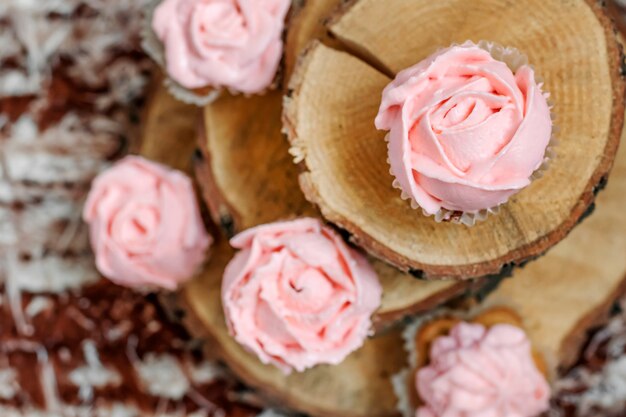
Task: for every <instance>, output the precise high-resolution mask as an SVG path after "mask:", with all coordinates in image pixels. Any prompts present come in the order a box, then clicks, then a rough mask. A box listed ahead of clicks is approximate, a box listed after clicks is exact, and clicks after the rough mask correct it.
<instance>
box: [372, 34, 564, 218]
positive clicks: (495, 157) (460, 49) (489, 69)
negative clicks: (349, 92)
mask: <svg viewBox="0 0 626 417" xmlns="http://www.w3.org/2000/svg"><path fill="white" fill-rule="evenodd" d="M542 86H543V84H542V82H541V81H540V80H539V78H538V77H537V76H536V75H535V72H534V70H533V68H532V67H531V66H529V65H528V64H527V58H526V57H525V56H524V55H522V54H521V53H520V52H519V51H518V50H517V49H514V48H511V47H503V46H500V45H498V44H495V43H493V42H487V41H481V42H479V43H478V44H474V43H472V42H466V43H464V44H462V45H453V46H451V47H449V48H446V49H442V50H440V51H438V52H436V53H435V54H433V55H431V56H429V57H428V58H426V59H424V60H423V61H421V62H419V63H418V64H416V65H414V66H412V67H409V68H407V69H405V70H403V71H401V72H399V73H398V74H397V76H396V78H395V79H394V80H393V81H392V82H391V83H390V84H389V85H388V86H387V87H386V88H385V89H384V91H383V93H382V101H381V105H380V109H379V112H378V115H377V117H376V120H375V125H376V127H377V128H378V129H380V130H387V131H388V134H387V136H386V140H387V141H388V158H389V159H388V160H389V164H390V167H391V169H390V173H391V174H392V175H393V176H394V177H395V178H394V181H393V186H394V187H395V188H398V189H400V190H401V196H402V198H403V199H405V200H406V199H408V200H410V203H411V207H413V208H421V209H422V212H423V213H424V215H426V216H434V218H435V220H436V221H437V222H440V221H451V222H455V223H463V224H465V225H468V226H472V225H474V224H475V222H476V221H479V220H484V219H485V218H486V217H487V216H488V215H489V214H490V213H495V212H497V209H498V207H499V206H500V205H502V204H504V203H506V202H507V201H508V199H509V198H510V197H511V196H512V195H514V194H515V193H517V192H519V191H520V190H522V189H523V188H525V187H527V186H528V185H530V183H531V182H532V181H533V180H534V179H536V178H538V177H540V176H541V175H542V173H543V172H544V171H545V169H546V168H547V165H548V162H549V160H550V159H551V158H553V156H554V152H553V147H554V145H555V140H554V139H553V132H554V131H555V129H554V128H553V122H552V115H551V112H550V110H551V105H550V104H549V103H548V94H547V93H545V92H544V91H542Z"/></svg>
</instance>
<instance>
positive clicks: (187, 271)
mask: <svg viewBox="0 0 626 417" xmlns="http://www.w3.org/2000/svg"><path fill="white" fill-rule="evenodd" d="M83 218H84V220H85V221H86V222H87V223H89V231H90V239H91V246H92V248H93V251H94V254H95V257H96V266H97V268H98V270H99V271H100V273H102V274H103V275H104V276H105V277H107V278H109V279H110V280H111V281H113V282H115V283H117V284H120V285H124V286H127V287H134V288H140V289H151V288H154V287H161V288H165V289H168V290H173V289H175V288H176V287H177V285H178V284H179V283H181V282H183V281H184V280H186V279H187V278H190V277H191V275H193V274H194V272H195V271H196V269H197V268H198V267H199V266H200V264H201V263H202V262H203V260H204V259H205V256H206V252H207V249H208V247H209V245H210V244H211V242H212V239H211V237H210V236H209V235H208V234H207V233H206V230H205V228H204V224H203V222H202V219H201V217H200V212H199V210H198V203H197V201H196V197H195V194H194V191H193V187H192V184H191V181H190V180H189V178H188V177H187V176H186V175H185V174H183V173H182V172H178V171H173V170H170V169H169V168H166V167H165V166H162V165H159V164H156V163H154V162H150V161H147V160H145V159H143V158H140V157H137V156H128V157H126V158H124V159H122V160H121V161H119V162H118V163H116V164H115V165H114V166H113V167H111V168H110V169H108V170H106V171H104V172H103V173H101V174H100V175H99V176H98V177H96V179H95V180H94V181H93V184H92V187H91V191H90V192H89V196H88V197H87V202H86V204H85V208H84V211H83Z"/></svg>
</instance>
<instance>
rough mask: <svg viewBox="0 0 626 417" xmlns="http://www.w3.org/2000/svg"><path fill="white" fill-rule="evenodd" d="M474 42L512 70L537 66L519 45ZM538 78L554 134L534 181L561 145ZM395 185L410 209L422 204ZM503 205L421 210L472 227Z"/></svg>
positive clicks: (552, 113)
mask: <svg viewBox="0 0 626 417" xmlns="http://www.w3.org/2000/svg"><path fill="white" fill-rule="evenodd" d="M466 45H474V43H472V42H470V41H467V42H465V43H462V44H452V45H451V46H466ZM475 45H476V46H478V47H479V48H481V49H483V50H485V51H487V52H489V54H490V55H491V56H492V57H493V58H494V59H496V60H498V61H501V62H504V63H505V64H506V65H507V66H508V67H509V68H510V69H511V70H512V71H513V72H516V71H517V70H518V69H519V68H520V67H521V66H523V65H528V66H530V67H531V68H532V69H533V71H535V68H534V67H533V66H532V65H530V64H529V63H528V57H527V56H526V55H524V54H523V53H521V52H520V51H519V50H517V49H516V48H513V47H505V46H502V45H500V44H498V43H496V42H491V41H485V40H482V41H479V42H478V43H476V44H475ZM535 81H536V82H537V85H538V86H539V88H540V89H541V90H542V92H543V94H544V96H545V97H546V99H547V100H548V106H549V107H550V118H551V119H552V136H551V138H550V141H549V142H548V146H547V147H546V151H545V154H544V158H543V162H542V164H541V165H540V166H539V167H538V168H537V169H536V170H535V171H534V172H533V174H532V175H531V177H530V180H531V183H532V182H533V181H535V180H536V179H539V178H541V177H543V175H544V174H545V172H546V171H547V169H548V167H549V165H550V161H552V160H553V159H554V158H555V157H556V147H557V144H558V141H557V138H556V135H557V133H558V127H557V126H556V124H555V115H554V112H553V111H552V108H553V107H554V105H553V103H552V102H551V101H550V99H549V96H550V94H549V93H548V92H546V91H544V90H543V79H542V78H541V77H540V76H539V75H537V73H536V72H535ZM388 137H389V135H387V136H386V137H385V140H387V142H388ZM387 162H389V161H387ZM390 173H391V175H393V172H390ZM392 186H393V187H394V188H397V189H399V190H401V192H402V194H401V198H402V199H403V200H410V204H411V208H413V209H420V208H421V207H420V205H419V204H418V203H417V201H415V200H414V199H413V198H412V197H411V196H409V195H408V194H407V193H406V192H405V191H404V190H402V187H401V186H400V183H399V182H398V180H396V179H394V181H393V183H392ZM504 204H506V202H504V203H502V204H500V205H498V206H495V207H490V208H487V209H483V210H477V211H464V212H459V211H455V210H448V209H446V208H443V207H442V208H441V209H439V211H437V212H436V213H434V214H430V213H427V212H426V211H425V210H423V209H422V213H423V215H424V216H426V217H430V216H432V217H433V218H434V220H435V221H436V222H437V223H441V222H449V223H455V224H464V225H465V226H468V227H471V226H474V225H475V224H476V223H478V222H481V221H483V220H486V219H487V217H489V215H491V214H497V213H498V212H499V211H500V206H502V205H504Z"/></svg>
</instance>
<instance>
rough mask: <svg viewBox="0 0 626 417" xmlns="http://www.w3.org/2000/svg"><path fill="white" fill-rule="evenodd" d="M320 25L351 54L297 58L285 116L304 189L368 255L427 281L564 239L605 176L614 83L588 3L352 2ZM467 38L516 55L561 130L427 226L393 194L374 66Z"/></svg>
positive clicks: (614, 116) (616, 76) (613, 67)
mask: <svg viewBox="0 0 626 417" xmlns="http://www.w3.org/2000/svg"><path fill="white" fill-rule="evenodd" d="M330 29H331V31H332V33H333V34H334V35H335V36H336V37H337V38H339V39H340V40H342V41H343V42H344V43H345V45H344V47H345V49H347V50H349V51H351V52H352V53H351V54H348V53H345V52H340V51H337V50H335V49H331V48H329V47H327V46H324V45H322V44H319V43H318V44H315V45H313V46H312V47H311V48H310V49H309V50H308V51H307V52H306V53H305V55H304V56H303V57H301V59H300V62H299V65H298V68H297V69H296V72H295V74H294V76H293V77H292V79H291V85H290V94H289V96H288V97H287V99H286V105H285V110H284V125H285V128H286V130H287V133H288V136H289V139H290V141H291V142H292V145H293V151H294V152H295V154H296V155H297V158H299V160H301V161H302V164H301V166H302V169H303V170H304V172H303V173H302V174H301V178H300V183H301V186H302V189H303V190H304V192H305V195H306V197H307V199H308V200H310V201H312V202H314V203H315V204H316V205H318V206H319V207H320V209H321V211H322V214H323V215H324V217H326V218H327V219H328V220H329V221H331V222H333V223H335V224H337V225H338V226H340V227H342V228H345V229H346V230H347V231H348V232H349V233H350V234H352V238H353V239H354V241H355V242H356V243H357V244H359V245H361V246H363V247H364V248H365V249H367V250H368V251H370V252H371V253H372V254H374V255H375V256H377V257H380V258H381V259H384V260H386V261H387V262H389V263H391V264H393V265H396V266H397V267H399V268H401V269H403V270H405V271H410V270H413V271H416V272H417V273H422V274H423V275H424V276H425V277H427V278H441V277H453V278H457V279H464V278H469V277H477V276H481V275H485V274H494V273H497V272H498V271H500V270H501V268H502V267H503V266H504V265H507V264H511V263H514V264H519V263H522V262H524V261H526V260H529V259H532V258H535V257H537V256H539V255H541V254H543V253H544V252H545V251H546V250H547V249H549V248H550V247H551V246H553V245H554V244H555V243H556V242H558V241H560V240H561V239H563V238H564V237H565V236H566V235H567V233H568V232H569V231H570V230H571V229H572V228H573V227H574V226H575V225H576V223H577V222H578V221H579V219H580V218H581V216H582V215H583V214H584V213H585V212H586V211H587V209H588V208H589V206H590V204H591V203H592V201H593V199H594V194H595V192H596V191H597V189H598V188H600V187H601V186H602V184H603V183H604V182H605V181H606V179H607V176H608V172H609V170H610V168H611V165H612V161H613V158H614V155H615V151H616V149H617V145H618V142H619V132H620V131H621V126H622V122H623V108H624V102H623V97H624V81H623V79H622V78H621V75H620V64H621V61H620V50H619V47H618V44H617V42H616V40H615V36H614V33H613V31H612V30H613V29H612V27H611V26H610V21H609V19H608V18H607V17H606V16H605V15H604V14H603V13H602V11H601V10H600V8H599V7H597V6H596V5H595V2H591V1H585V0H577V1H567V2H565V1H560V0H559V1H550V2H545V1H542V0H536V1H532V0H527V1H518V2H503V1H495V0H475V1H471V2H467V1H462V0H440V1H436V2H432V1H428V0H391V1H385V2H381V1H377V0H360V1H352V2H350V6H348V7H346V8H345V9H344V10H343V11H342V12H341V13H340V14H338V15H337V16H336V17H335V18H334V20H333V21H332V22H331V24H330ZM467 39H471V40H474V41H478V40H480V39H488V40H493V41H496V42H499V43H501V44H504V45H510V46H513V47H516V48H518V49H519V50H520V51H522V52H524V53H527V54H528V55H529V58H530V62H531V63H532V64H533V65H534V66H535V68H536V70H537V72H538V73H539V74H540V75H541V76H542V77H543V78H544V79H545V86H546V87H545V88H546V90H547V91H549V92H550V93H551V98H552V100H553V101H554V103H555V108H554V112H555V114H556V117H557V124H558V127H559V128H560V131H561V133H560V134H559V140H560V142H559V146H558V148H557V153H558V156H557V158H556V159H555V160H554V161H552V164H551V166H550V168H549V170H548V171H547V173H546V175H545V176H544V177H543V178H541V179H539V180H536V181H534V182H533V184H532V185H531V186H529V187H528V188H526V189H525V190H523V191H522V192H520V193H519V194H517V195H515V196H514V197H512V198H511V199H510V201H509V202H508V203H507V204H505V205H504V206H502V209H501V212H500V214H498V215H494V216H490V217H489V218H488V219H487V220H486V221H484V222H481V223H479V224H477V225H476V226H474V227H466V226H463V225H457V224H449V223H447V224H446V223H441V224H437V223H435V221H434V220H433V219H432V218H430V217H424V216H422V214H421V213H420V212H419V211H416V210H413V209H411V208H410V206H409V204H408V202H405V201H402V200H401V199H400V193H399V191H398V190H395V189H393V188H392V185H391V184H392V177H391V175H390V174H389V166H388V164H387V162H386V159H387V151H386V143H385V142H384V140H383V137H384V132H379V131H376V129H375V127H374V118H375V116H376V113H377V110H378V106H379V104H380V98H381V92H382V89H383V88H384V87H385V85H386V84H387V83H388V82H389V81H390V78H388V76H387V75H385V73H389V74H393V73H394V72H396V71H398V70H399V69H401V68H403V67H406V66H408V65H411V64H414V63H416V62H418V61H419V60H421V59H423V58H424V57H426V56H428V55H429V54H431V53H432V52H434V51H435V50H436V49H438V48H441V47H446V46H448V45H450V44H451V43H453V42H462V41H464V40H467ZM359 57H360V58H359ZM366 61H367V62H366ZM368 62H369V63H368ZM370 64H371V65H370ZM375 68H379V69H380V70H382V72H381V71H379V70H377V69H375ZM420 271H421V272H420Z"/></svg>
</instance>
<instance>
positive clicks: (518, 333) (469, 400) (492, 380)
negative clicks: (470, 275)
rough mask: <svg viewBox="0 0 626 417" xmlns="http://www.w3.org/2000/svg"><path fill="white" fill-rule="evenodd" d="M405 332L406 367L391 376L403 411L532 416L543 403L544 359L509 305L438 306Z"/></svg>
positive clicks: (406, 416)
mask: <svg viewBox="0 0 626 417" xmlns="http://www.w3.org/2000/svg"><path fill="white" fill-rule="evenodd" d="M404 338H405V347H406V349H407V354H408V356H409V362H410V363H409V365H410V367H409V369H406V370H404V371H403V372H401V373H399V374H397V375H395V376H394V377H393V384H394V391H395V393H396V395H397V397H398V409H399V411H400V412H401V414H402V416H403V417H482V416H494V417H496V416H497V417H504V416H507V417H538V416H540V415H542V414H543V413H544V412H546V411H547V410H548V408H549V400H550V386H549V383H548V380H547V375H546V374H547V370H546V369H547V368H546V364H545V361H544V359H543V356H542V355H541V354H540V353H539V352H538V351H536V350H535V349H534V348H533V344H532V341H531V339H530V337H529V336H528V334H527V333H526V331H525V329H524V325H523V320H522V318H521V317H520V316H519V315H518V314H517V313H516V312H515V311H514V310H512V309H511V308H509V307H504V306H502V307H494V308H491V309H488V310H485V311H483V312H481V313H480V314H477V315H476V316H474V317H467V315H466V314H462V313H460V312H454V311H447V310H440V311H436V312H433V313H432V314H431V315H430V316H427V317H422V318H421V319H415V320H414V321H413V322H412V323H411V324H409V325H408V326H407V327H406V329H405V331H404Z"/></svg>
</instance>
